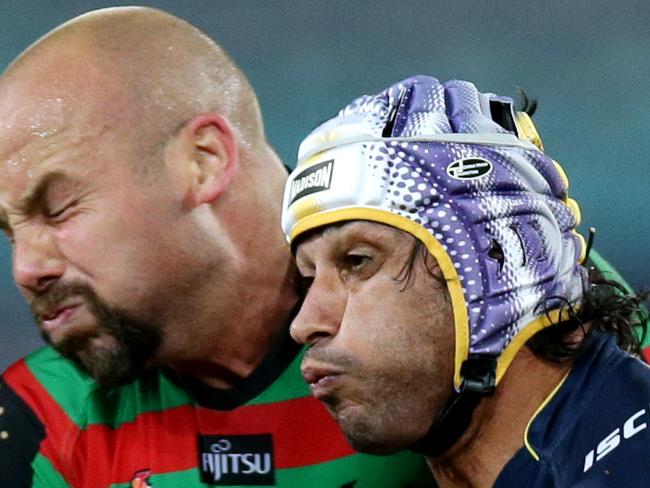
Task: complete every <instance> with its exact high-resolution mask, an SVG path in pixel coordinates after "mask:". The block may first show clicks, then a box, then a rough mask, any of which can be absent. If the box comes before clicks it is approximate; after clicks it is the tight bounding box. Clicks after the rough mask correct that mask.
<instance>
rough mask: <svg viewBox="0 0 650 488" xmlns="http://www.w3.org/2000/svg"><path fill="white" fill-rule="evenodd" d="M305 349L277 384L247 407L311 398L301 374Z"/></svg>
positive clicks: (250, 402) (277, 380)
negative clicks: (301, 363)
mask: <svg viewBox="0 0 650 488" xmlns="http://www.w3.org/2000/svg"><path fill="white" fill-rule="evenodd" d="M304 351H305V350H304V349H303V351H302V352H301V353H300V354H297V355H296V357H295V358H294V360H293V361H292V362H291V364H290V365H289V366H288V367H287V369H285V370H284V372H283V373H282V374H281V375H280V377H279V378H278V379H276V380H275V382H274V383H273V384H272V385H271V386H269V387H268V388H267V389H266V390H264V391H263V392H262V393H260V394H259V395H257V396H256V397H255V398H253V399H252V400H251V401H249V402H248V403H247V404H246V405H259V404H260V403H275V402H283V401H286V400H293V399H294V398H302V397H306V396H310V395H311V392H310V391H309V387H308V386H307V383H306V382H305V380H304V379H303V377H302V375H301V374H300V362H301V361H302V356H303V354H304Z"/></svg>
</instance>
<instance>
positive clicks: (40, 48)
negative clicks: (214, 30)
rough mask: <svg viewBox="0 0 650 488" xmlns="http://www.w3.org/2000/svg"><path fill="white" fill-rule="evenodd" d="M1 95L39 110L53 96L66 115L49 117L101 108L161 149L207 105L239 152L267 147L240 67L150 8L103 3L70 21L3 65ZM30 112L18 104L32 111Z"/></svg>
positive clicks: (146, 144) (111, 121)
mask: <svg viewBox="0 0 650 488" xmlns="http://www.w3.org/2000/svg"><path fill="white" fill-rule="evenodd" d="M7 92H9V93H11V95H13V97H12V98H13V99H18V97H21V95H22V96H23V97H21V98H25V99H29V100H32V101H34V103H37V104H38V106H39V108H40V109H41V111H42V109H43V108H44V104H45V105H47V104H48V103H51V102H52V101H55V100H56V101H58V105H60V107H58V106H57V107H55V108H56V110H63V111H67V114H52V115H53V116H55V117H66V116H76V117H82V116H84V114H85V113H87V112H92V111H94V114H95V118H96V117H97V114H102V117H101V119H103V120H104V122H105V124H106V126H112V125H116V124H119V125H121V126H122V127H123V128H124V136H125V137H128V138H130V139H132V140H133V142H134V143H135V144H136V145H137V146H140V147H142V148H143V149H145V148H155V147H157V146H160V145H161V144H162V143H164V141H166V140H167V138H168V137H169V136H170V135H171V134H173V133H174V132H175V131H176V130H178V129H179V128H180V127H182V126H183V124H185V123H186V122H187V121H188V120H189V119H190V118H191V117H193V116H195V115H197V114H200V113H205V112H215V113H218V114H220V115H222V116H223V117H225V118H226V119H227V120H228V121H229V122H230V124H231V126H232V128H233V130H234V132H235V134H236V136H237V139H238V141H239V143H240V148H241V149H244V150H246V149H249V148H250V149H253V150H254V149H256V148H257V147H258V146H260V145H264V144H265V139H264V132H263V125H262V121H261V116H260V112H259V106H258V102H257V98H256V96H255V93H254V91H253V90H252V88H251V86H250V84H249V83H248V81H247V79H246V77H245V76H244V75H243V73H242V72H241V71H240V70H239V69H238V68H237V66H236V65H235V64H234V63H233V62H232V60H231V59H230V58H229V57H228V55H227V54H226V53H225V52H224V51H223V50H222V49H221V48H220V47H219V46H218V45H216V44H215V43H214V42H213V41H212V40H211V39H210V38H209V37H207V36H206V35H205V34H203V33H202V32H200V31H199V30H198V29H196V28H195V27H193V26H191V25H190V24H188V23H187V22H184V21H183V20H181V19H178V18H176V17H174V16H172V15H169V14H167V13H165V12H162V11H159V10H155V9H150V8H144V7H124V8H111V9H103V10H97V11H94V12H90V13H87V14H84V15H82V16H80V17H77V18H75V19H72V20H70V21H68V22H66V23H65V24H63V25H61V26H60V27H58V28H56V29H55V30H53V31H51V32H50V33H48V34H46V35H45V36H44V37H42V38H41V39H39V40H38V41H37V42H36V43H34V44H33V45H32V46H30V47H29V48H28V49H27V50H26V51H25V52H24V53H23V54H22V55H21V56H20V57H19V58H18V59H17V60H16V61H15V62H14V63H13V64H12V65H11V66H10V67H9V68H8V69H7V70H6V71H5V73H4V75H3V77H2V81H1V82H0V93H2V96H6V95H7ZM55 105H57V104H56V103H55ZM33 109H35V107H31V109H29V108H27V107H26V106H24V108H23V110H22V111H23V112H25V113H28V115H27V116H29V117H33V114H34V113H35V112H36V110H33ZM18 115H19V114H18ZM33 125H34V124H32V121H30V126H33ZM100 125H103V124H102V123H100Z"/></svg>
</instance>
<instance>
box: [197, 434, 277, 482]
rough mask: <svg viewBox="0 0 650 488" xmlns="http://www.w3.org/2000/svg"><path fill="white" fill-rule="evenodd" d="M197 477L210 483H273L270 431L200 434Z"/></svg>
mask: <svg viewBox="0 0 650 488" xmlns="http://www.w3.org/2000/svg"><path fill="white" fill-rule="evenodd" d="M199 448H200V456H201V460H200V461H201V477H202V479H203V481H204V482H205V483H210V484H212V485H223V486H228V485H273V484H274V483H275V473H274V466H273V438H272V436H271V434H258V435H232V436H214V435H206V436H204V435H200V436H199Z"/></svg>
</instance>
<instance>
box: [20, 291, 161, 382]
mask: <svg viewBox="0 0 650 488" xmlns="http://www.w3.org/2000/svg"><path fill="white" fill-rule="evenodd" d="M70 296H78V297H81V298H82V299H83V300H84V302H85V304H86V305H87V306H88V309H89V311H90V313H91V314H92V316H93V317H95V319H96V326H95V327H92V328H88V329H86V330H83V331H77V332H76V333H74V334H70V335H67V336H64V337H62V338H60V339H59V340H58V341H57V342H56V343H52V341H51V339H50V338H49V337H48V336H47V334H45V333H43V332H42V333H41V335H42V336H43V339H44V340H45V341H46V342H47V343H48V344H51V345H52V347H54V348H55V349H56V350H57V351H58V352H59V353H61V354H62V355H63V356H65V357H67V358H68V359H71V360H72V361H74V362H75V363H76V364H78V365H79V366H80V367H81V369H82V370H84V371H85V372H86V373H88V374H89V375H90V376H91V377H92V378H93V379H94V380H95V381H97V382H98V383H99V384H100V385H102V386H107V387H113V386H119V385H122V384H125V383H129V382H131V381H133V380H134V379H135V378H137V377H138V376H139V375H140V374H141V373H142V372H143V371H144V370H145V368H146V366H147V363H148V362H149V360H150V359H151V358H152V357H153V356H154V355H155V353H156V351H157V350H158V348H159V347H160V345H161V343H162V334H161V332H160V330H159V328H158V327H156V326H155V325H153V324H150V323H148V322H145V321H142V320H140V319H138V318H135V317H133V316H132V315H130V314H128V313H126V312H124V311H122V310H120V309H119V308H117V307H112V306H110V305H108V304H107V303H105V302H104V301H103V300H101V299H100V298H99V297H98V296H97V295H96V293H95V292H94V291H93V290H92V289H91V288H90V287H89V286H87V285H85V284H79V283H75V284H71V285H59V286H57V287H56V288H53V289H52V291H51V292H48V293H46V294H44V295H43V297H39V298H38V299H36V300H34V303H33V304H32V309H33V310H38V308H40V307H42V306H43V305H44V304H56V303H61V302H62V301H63V300H64V299H66V298H68V297H70ZM35 315H36V314H35ZM36 318H37V321H38V316H37V317H36Z"/></svg>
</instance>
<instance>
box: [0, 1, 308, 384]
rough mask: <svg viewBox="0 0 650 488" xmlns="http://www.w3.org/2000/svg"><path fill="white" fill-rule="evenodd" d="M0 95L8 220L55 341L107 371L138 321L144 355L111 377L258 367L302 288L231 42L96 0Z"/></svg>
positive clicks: (207, 375) (43, 323)
mask: <svg viewBox="0 0 650 488" xmlns="http://www.w3.org/2000/svg"><path fill="white" fill-rule="evenodd" d="M99 40H101V41H102V42H101V43H99V42H97V41H99ZM136 42H137V44H138V46H139V49H131V46H133V45H134V43H136ZM197 59H200V60H201V62H200V63H198V62H197ZM43 80H47V83H44V82H43ZM0 98H1V99H2V100H4V101H5V102H3V104H2V107H0V120H2V123H1V124H0V226H2V228H3V229H4V231H5V232H6V233H7V235H8V236H9V238H10V239H11V240H12V243H13V273H14V277H15V280H16V283H17V285H18V287H19V289H20V291H21V293H22V294H23V295H24V296H25V298H26V299H27V300H28V302H30V304H32V308H33V310H34V312H35V315H36V318H37V322H38V323H39V327H40V329H41V332H42V334H43V335H44V337H45V338H46V339H47V340H48V341H49V342H51V343H52V344H53V345H54V346H55V347H59V348H60V349H61V350H62V351H63V352H65V353H66V354H67V355H69V356H70V357H72V358H73V359H75V360H77V361H79V362H81V364H82V365H84V366H85V367H86V369H88V370H89V371H90V372H91V374H94V375H95V376H96V377H100V378H101V379H102V380H103V381H104V382H107V383H110V382H111V381H112V379H113V378H112V377H113V376H114V375H115V374H116V373H115V372H114V369H111V368H112V367H113V366H115V363H116V362H123V361H125V358H129V357H130V356H132V355H133V353H131V352H129V350H128V347H127V343H128V342H129V341H131V340H134V339H133V334H135V336H138V340H141V341H142V343H143V344H148V346H147V347H148V348H149V349H150V351H149V352H148V353H147V357H145V358H142V357H140V358H132V363H133V364H131V365H130V366H129V367H128V368H126V369H127V370H126V371H123V372H122V373H120V374H121V375H123V377H122V378H120V379H119V380H118V382H119V381H122V380H124V379H128V378H129V377H132V376H134V375H136V374H137V373H138V371H139V370H140V369H141V368H143V367H146V366H151V365H161V364H164V365H169V366H171V367H172V368H174V369H176V370H177V371H178V372H180V373H181V374H183V375H188V376H193V377H195V378H199V379H201V380H203V381H204V382H206V383H208V384H210V385H212V386H221V387H227V386H231V385H232V384H233V383H234V382H236V381H237V380H238V379H239V378H244V377H246V376H247V375H248V374H250V372H251V371H253V370H254V368H255V367H256V366H257V365H258V364H259V362H260V361H261V359H262V357H263V355H264V353H265V351H266V350H267V349H268V347H269V345H270V344H271V343H272V342H273V340H274V338H275V337H276V336H277V335H278V334H279V333H280V331H281V330H282V329H283V328H284V327H285V325H286V317H287V315H288V314H289V312H290V310H291V309H292V308H293V306H294V305H295V303H296V301H297V297H296V293H295V291H294V271H293V267H292V264H291V258H290V255H289V253H288V251H287V248H286V243H285V240H284V237H283V235H282V233H281V230H280V229H278V226H277V221H279V215H280V202H279V199H278V198H277V195H278V194H280V193H281V191H282V185H283V182H284V179H285V170H284V169H283V167H282V164H281V162H280V161H279V159H278V157H277V156H276V155H275V153H274V152H273V150H272V148H271V147H270V146H269V144H268V143H267V142H266V139H265V137H264V131H263V126H262V122H261V118H260V113H259V108H258V104H257V100H256V98H255V95H254V93H253V91H252V89H251V87H250V85H249V84H248V82H247V81H246V79H245V77H244V76H243V75H242V74H241V72H239V70H238V69H237V68H236V67H235V66H234V64H233V63H232V62H231V61H230V59H229V58H228V57H227V56H226V55H225V53H223V51H222V50H221V49H220V48H219V47H217V46H216V45H215V44H214V43H213V42H212V41H211V40H210V39H208V38H207V37H205V36H204V35H203V34H202V33H200V32H198V31H197V30H196V29H194V28H193V27H192V26H190V25H189V24H187V23H185V22H183V21H181V20H179V19H176V18H174V17H172V16H170V15H168V14H165V13H162V12H159V11H156V10H152V9H142V8H121V9H109V10H102V11H99V12H95V13H90V14H87V15H85V16H82V17H79V18H77V19H75V20H73V21H71V22H69V23H67V24H64V25H63V26H61V27H60V28H58V29H57V30H55V31H53V32H52V33H50V34H48V35H46V36H45V37H44V38H42V39H40V40H39V41H38V42H36V43H35V44H34V45H32V46H31V47H30V48H29V49H28V50H27V51H26V52H25V53H23V55H21V57H20V58H19V59H18V60H16V61H15V62H14V63H13V64H12V65H11V66H10V67H9V68H8V69H7V71H6V72H5V73H4V74H3V76H2V79H1V80H0ZM197 114H198V115H197ZM91 297H92V298H91ZM117 316H119V317H123V318H124V319H125V320H119V321H117V323H118V324H120V323H129V324H130V326H129V327H130V329H129V330H130V332H128V331H127V330H126V329H120V328H119V325H118V328H117V329H116V328H115V327H112V326H110V325H109V324H110V323H111V320H113V319H111V318H110V317H117ZM189 318H191V320H188V319H189ZM126 319H128V320H126ZM113 321H114V320H113ZM129 334H131V335H129ZM129 337H130V339H129ZM139 349H140V351H146V348H144V349H143V348H139ZM98 364H100V365H101V364H103V365H104V366H102V368H103V370H102V371H103V372H102V371H97V370H96V368H97V365H98ZM100 369H101V368H100Z"/></svg>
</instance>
